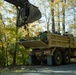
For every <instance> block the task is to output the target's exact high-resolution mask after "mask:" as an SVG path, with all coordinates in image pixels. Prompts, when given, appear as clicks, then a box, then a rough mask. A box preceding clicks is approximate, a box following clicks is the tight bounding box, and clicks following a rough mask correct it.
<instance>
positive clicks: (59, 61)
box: [52, 50, 62, 65]
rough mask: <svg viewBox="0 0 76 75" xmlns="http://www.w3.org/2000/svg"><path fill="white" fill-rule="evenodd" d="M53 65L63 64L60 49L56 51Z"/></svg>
mask: <svg viewBox="0 0 76 75" xmlns="http://www.w3.org/2000/svg"><path fill="white" fill-rule="evenodd" d="M52 61H53V65H61V64H62V54H61V52H60V51H59V50H56V51H55V52H54V55H53V58H52Z"/></svg>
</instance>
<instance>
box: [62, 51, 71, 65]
mask: <svg viewBox="0 0 76 75" xmlns="http://www.w3.org/2000/svg"><path fill="white" fill-rule="evenodd" d="M62 58H63V61H62V62H63V64H69V63H70V52H69V51H65V52H63V55H62Z"/></svg>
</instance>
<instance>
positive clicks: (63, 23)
mask: <svg viewBox="0 0 76 75" xmlns="http://www.w3.org/2000/svg"><path fill="white" fill-rule="evenodd" d="M62 2H66V1H65V0H62ZM62 12H63V13H62V15H63V22H62V26H63V34H64V33H65V7H64V6H63V5H62Z"/></svg>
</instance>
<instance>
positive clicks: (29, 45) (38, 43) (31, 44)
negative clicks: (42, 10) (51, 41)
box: [18, 40, 47, 48]
mask: <svg viewBox="0 0 76 75" xmlns="http://www.w3.org/2000/svg"><path fill="white" fill-rule="evenodd" d="M18 43H19V44H21V45H23V46H24V47H25V48H39V47H40V48H45V47H47V44H45V43H44V42H42V41H40V40H38V41H37V40H29V41H20V42H18Z"/></svg>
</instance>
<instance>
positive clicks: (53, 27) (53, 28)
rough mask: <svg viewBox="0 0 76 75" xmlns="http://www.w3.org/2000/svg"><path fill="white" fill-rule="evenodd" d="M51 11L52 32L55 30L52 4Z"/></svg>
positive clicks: (52, 0)
mask: <svg viewBox="0 0 76 75" xmlns="http://www.w3.org/2000/svg"><path fill="white" fill-rule="evenodd" d="M51 2H52V3H54V0H51ZM51 13H52V33H54V32H55V21H54V6H52V8H51Z"/></svg>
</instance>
